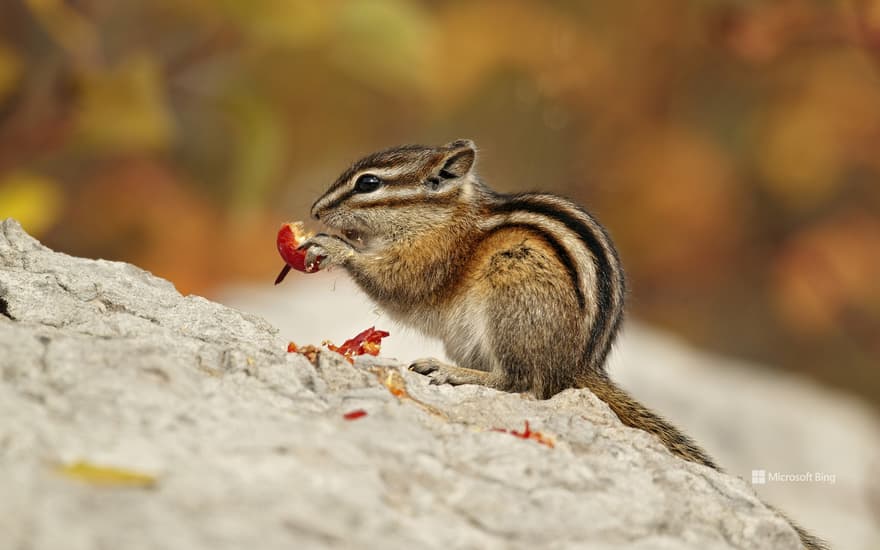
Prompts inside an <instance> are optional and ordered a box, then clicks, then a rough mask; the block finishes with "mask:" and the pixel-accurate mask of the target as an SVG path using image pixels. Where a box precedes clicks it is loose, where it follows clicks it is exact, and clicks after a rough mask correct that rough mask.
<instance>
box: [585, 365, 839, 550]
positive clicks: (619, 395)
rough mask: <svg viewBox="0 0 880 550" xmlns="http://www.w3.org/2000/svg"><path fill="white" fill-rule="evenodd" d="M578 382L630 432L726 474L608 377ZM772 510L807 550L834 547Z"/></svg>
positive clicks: (593, 376) (592, 376)
mask: <svg viewBox="0 0 880 550" xmlns="http://www.w3.org/2000/svg"><path fill="white" fill-rule="evenodd" d="M578 382H579V384H578V387H582V388H584V387H585V388H588V389H589V390H590V391H592V392H593V393H594V394H595V395H596V397H598V398H599V399H601V400H602V401H604V402H605V403H606V404H607V405H608V407H610V408H611V410H612V411H614V414H616V415H617V417H618V418H619V419H620V421H621V422H623V423H624V424H626V425H627V426H629V427H630V428H636V429H639V430H643V431H646V432H648V433H650V434H653V435H654V436H656V437H657V438H658V439H660V441H661V442H662V443H663V445H664V446H665V447H666V448H667V449H669V451H670V452H671V453H672V454H674V455H676V456H679V457H680V458H683V459H685V460H688V461H690V462H696V463H697V464H702V465H703V466H708V467H710V468H712V469H713V470H717V471H719V472H722V471H723V470H722V469H721V468H720V467H719V466H718V465H717V464H715V462H714V461H713V460H712V458H710V457H709V455H708V454H706V452H705V451H704V450H703V449H701V448H700V447H699V446H698V445H697V444H696V443H694V441H693V440H692V439H691V438H689V437H688V436H686V435H685V434H684V433H682V432H681V431H680V430H679V429H678V428H676V427H675V426H673V425H672V424H670V423H669V422H667V421H666V420H665V419H664V418H663V417H661V416H660V415H658V414H656V413H654V412H653V411H651V410H650V409H648V408H647V407H645V406H644V405H642V404H641V403H639V402H638V401H636V400H635V399H633V398H632V397H631V396H630V395H629V394H628V393H626V392H625V391H624V390H623V389H621V388H620V387H619V386H617V385H616V384H615V383H614V382H612V381H611V379H610V378H608V376H607V375H606V374H604V373H591V374H589V375H587V376H585V377H583V378H581V379H580V380H578ZM770 508H771V509H773V510H774V511H776V512H777V513H779V514H780V515H781V516H782V517H784V518H785V520H786V521H787V522H788V523H789V524H790V525H791V526H792V528H794V530H795V532H797V534H798V536H799V537H800V539H801V544H802V545H803V547H804V548H805V549H806V550H830V547H829V546H828V545H827V544H826V543H825V542H824V541H822V540H821V539H819V538H817V537H815V536H813V535H811V534H810V533H808V532H807V531H806V530H805V529H804V528H803V527H801V526H800V525H798V524H797V523H795V522H793V521H792V520H790V519H789V518H788V516H786V515H785V514H782V513H781V512H779V511H778V510H776V509H775V508H773V507H770Z"/></svg>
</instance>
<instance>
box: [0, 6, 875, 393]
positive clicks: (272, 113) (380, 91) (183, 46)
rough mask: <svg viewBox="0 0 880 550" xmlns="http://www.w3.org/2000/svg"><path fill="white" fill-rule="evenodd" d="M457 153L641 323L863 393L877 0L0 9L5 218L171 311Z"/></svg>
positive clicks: (867, 375) (262, 273)
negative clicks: (575, 220)
mask: <svg viewBox="0 0 880 550" xmlns="http://www.w3.org/2000/svg"><path fill="white" fill-rule="evenodd" d="M459 137H469V138H472V139H474V140H475V141H476V142H477V144H478V145H479V146H480V148H481V151H482V157H481V161H480V170H481V173H482V174H483V175H484V176H485V178H486V179H487V181H489V183H490V184H492V185H493V186H494V187H496V188H497V189H499V190H503V191H515V190H527V189H541V190H548V191H555V192H559V193H563V194H566V195H569V196H572V197H574V198H575V199H577V200H578V201H580V202H582V203H583V204H585V205H587V206H588V208H590V209H591V210H592V211H594V212H595V213H596V214H597V215H598V216H599V218H600V219H601V220H602V221H603V222H604V223H605V224H606V225H607V226H608V227H609V228H610V231H611V233H612V234H613V236H614V237H615V239H616V241H617V243H618V246H619V248H620V250H621V255H622V258H623V260H624V263H625V265H626V266H627V268H628V272H629V275H630V281H631V295H630V304H631V306H630V310H631V312H632V314H633V315H634V316H637V317H640V318H643V319H648V320H650V321H652V322H654V323H656V324H659V325H662V326H665V327H667V328H670V329H672V330H675V331H677V332H679V333H680V334H682V335H685V336H686V337H688V338H689V339H691V340H693V341H695V342H698V343H700V344H702V345H705V346H710V347H714V348H716V349H720V350H722V351H724V352H728V353H731V354H734V355H739V356H743V357H750V358H759V359H762V360H765V361H768V362H769V363H772V364H775V365H780V366H782V367H786V368H790V369H794V370H800V371H804V372H808V373H809V374H810V375H811V376H812V377H814V378H815V379H817V380H821V381H824V382H827V383H830V384H832V385H835V386H839V387H845V388H848V389H850V390H853V391H856V392H858V393H861V394H862V395H864V396H866V397H868V398H869V399H871V400H874V401H880V373H878V370H880V1H876V0H853V1H849V2H844V1H820V0H779V1H774V2H769V1H766V2H765V1H755V2H747V3H746V2H738V1H732V0H669V1H666V2H582V1H577V0H570V1H556V2H537V1H534V2H527V1H517V0H495V1H476V2H474V1H464V0H458V1H427V0H424V1H415V0H412V1H406V0H351V1H342V0H336V1H332V0H329V1H327V0H325V1H321V2H315V1H312V0H258V1H254V2H236V1H230V0H221V1H208V0H173V1H172V0H153V1H150V2H147V1H137V2H135V1H130V2H114V1H111V0H77V1H63V0H26V1H19V0H2V15H0V217H6V216H14V217H16V218H18V219H20V220H21V222H22V223H23V224H24V226H25V228H26V229H28V230H29V231H30V232H32V233H34V234H35V235H36V236H38V237H39V238H41V239H42V240H43V241H44V242H46V244H48V245H49V246H52V247H54V248H56V249H59V250H62V251H65V252H69V253H72V254H77V255H84V256H90V257H104V258H110V259H119V260H125V261H129V262H133V263H136V264H138V265H140V266H142V267H144V268H145V269H148V270H151V271H153V272H155V273H157V274H158V275H161V276H163V277H166V278H168V279H170V280H172V281H173V282H174V283H175V284H176V285H177V286H178V288H179V289H180V290H181V291H184V292H201V293H206V292H210V291H211V290H212V289H213V288H216V287H217V286H218V285H221V284H223V283H226V282H230V281H240V280H251V281H254V282H259V283H261V284H271V281H272V279H273V277H274V275H275V272H277V270H278V268H279V265H280V261H279V259H278V258H277V256H276V253H275V250H274V235H275V231H276V229H277V227H278V225H279V223H280V222H281V221H284V220H290V219H301V218H304V217H306V214H307V208H308V205H309V204H310V203H311V201H312V200H313V199H314V198H315V197H316V196H317V195H318V194H319V193H320V192H321V191H322V189H323V188H324V187H325V186H326V185H328V184H329V183H330V182H331V181H332V179H333V178H334V177H335V176H336V174H337V173H338V172H340V171H341V170H342V169H343V168H344V167H345V166H346V165H347V164H348V163H349V162H350V161H352V160H354V159H355V158H357V157H358V156H360V155H362V154H364V153H366V152H370V151H372V150H375V149H378V148H382V147H386V146H389V145H394V144H399V143H405V142H426V143H442V142H445V141H449V140H451V139H455V138H459Z"/></svg>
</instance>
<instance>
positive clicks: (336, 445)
mask: <svg viewBox="0 0 880 550" xmlns="http://www.w3.org/2000/svg"><path fill="white" fill-rule="evenodd" d="M0 312H2V315H0V373H2V380H3V382H2V385H0V418H2V421H0V533H3V535H2V536H3V547H4V548H13V549H19V548H20V549H25V548H27V549H50V548H51V549H54V548H65V549H79V548H89V549H91V548H131V549H138V548H193V549H198V548H210V549H212V550H217V549H225V548H236V549H240V548H247V547H252V548H261V549H273V548H285V549H287V548H294V547H295V548H363V547H375V548H412V547H416V548H450V547H452V548H535V547H542V548H586V547H588V548H593V549H606V548H608V549H610V548H631V549H645V550H647V549H661V550H662V549H681V548H694V549H713V548H719V549H720V548H747V549H761V548H767V549H776V550H785V549H794V548H797V547H798V542H797V537H796V535H795V533H794V531H793V530H792V529H791V528H790V527H789V526H788V524H787V523H786V522H785V521H784V520H783V519H782V518H781V517H780V516H779V515H778V514H776V513H775V512H773V511H771V510H769V509H768V508H767V507H765V506H764V505H763V504H762V503H761V502H760V501H759V500H758V499H757V498H756V496H755V494H754V492H753V491H752V489H751V487H750V486H749V485H747V484H746V483H745V482H743V481H742V480H740V479H738V478H735V477H731V476H727V475H722V474H718V473H716V472H714V471H712V470H709V469H707V468H703V467H701V466H697V465H695V464H691V463H687V462H683V461H681V460H678V459H676V458H674V457H673V456H671V455H670V454H669V453H667V452H666V450H665V449H664V448H663V447H662V446H661V445H660V444H659V443H658V442H657V441H655V440H654V439H653V438H652V437H651V436H649V435H647V434H645V433H643V432H640V431H637V430H631V429H628V428H626V427H624V426H622V425H621V424H620V423H619V422H618V420H617V419H616V417H615V416H614V415H613V414H612V413H611V412H610V411H609V410H608V408H607V407H606V406H605V405H604V404H603V403H601V402H600V401H598V400H597V399H595V398H594V397H593V396H592V395H591V394H590V393H589V392H586V391H574V390H570V391H566V392H563V393H562V394H560V395H558V396H556V397H554V398H553V399H551V400H547V401H536V400H534V399H530V398H525V397H523V396H520V395H514V394H504V393H499V392H495V391H492V390H489V389H486V388H480V387H473V386H465V387H458V388H452V387H450V386H429V385H427V384H426V381H425V379H423V378H422V377H419V376H418V375H414V374H411V373H408V372H406V371H402V376H403V380H404V381H405V383H406V387H407V390H408V392H409V394H410V395H411V396H412V398H411V399H408V398H402V399H401V398H398V397H395V396H394V395H392V393H391V392H389V390H388V388H386V387H385V385H383V384H382V383H380V379H386V378H387V377H388V376H393V375H394V374H395V373H398V365H397V364H395V363H394V362H392V361H390V360H382V359H380V360H372V361H370V360H364V361H360V362H358V364H357V365H356V366H354V367H352V366H350V365H348V364H347V363H345V362H344V361H342V360H341V359H340V357H339V356H336V355H335V354H330V353H325V354H322V355H321V356H320V360H319V362H318V365H317V367H313V366H312V365H311V364H309V363H308V362H307V361H306V360H305V359H303V358H302V357H301V356H299V355H296V354H287V353H285V351H284V350H285V346H286V342H285V341H283V340H282V339H281V338H279V337H278V335H277V333H276V331H275V329H273V328H272V327H271V326H270V325H268V324H267V323H266V322H265V321H263V320H261V319H260V318H257V317H254V316H252V315H248V314H243V313H241V312H238V311H235V310H232V309H228V308H226V307H223V306H220V305H218V304H215V303H212V302H209V301H207V300H205V299H203V298H198V297H192V296H188V297H183V296H180V295H179V294H178V293H177V292H176V291H175V290H174V288H173V287H172V286H171V285H170V284H169V283H167V282H165V281H162V280H160V279H157V278H155V277H153V276H151V275H150V274H148V273H146V272H144V271H142V270H139V269H137V268H134V267H132V266H130V265H126V264H121V263H114V262H106V261H92V260H84V259H78V258H71V257H69V256H65V255H63V254H57V253H53V252H52V251H50V250H48V249H46V248H44V247H42V246H41V245H40V244H39V243H37V242H36V241H35V240H33V239H31V238H30V237H28V236H27V235H26V234H24V233H23V232H22V230H21V229H20V227H19V226H18V225H17V224H16V223H15V222H13V221H6V222H4V223H3V224H2V226H0ZM377 374H378V376H377ZM360 408H362V409H364V410H366V411H367V413H368V415H367V416H366V417H364V418H361V419H359V420H353V421H347V420H344V419H343V416H342V415H343V414H344V413H345V412H348V411H351V410H354V409H360ZM524 420H529V421H530V422H531V426H532V428H533V429H538V430H541V431H542V432H543V433H545V434H546V435H549V436H552V437H554V439H555V441H556V446H555V447H554V448H549V447H547V446H544V445H541V444H539V443H537V442H536V441H533V440H523V439H519V438H517V437H513V436H511V435H510V434H506V433H499V432H494V431H492V430H491V428H493V427H503V428H513V429H522V425H523V421H524ZM77 462H86V463H89V464H93V465H97V466H105V467H115V468H120V469H124V470H132V471H137V472H142V473H146V474H150V475H152V476H155V478H156V483H155V485H154V486H152V487H148V488H139V487H127V486H99V485H96V484H94V483H93V482H85V481H82V480H80V479H77V478H74V477H72V476H70V475H65V474H63V473H61V471H60V470H59V466H60V465H64V464H73V463H77Z"/></svg>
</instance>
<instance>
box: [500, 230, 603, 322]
mask: <svg viewBox="0 0 880 550" xmlns="http://www.w3.org/2000/svg"><path fill="white" fill-rule="evenodd" d="M511 228H515V229H522V230H524V231H529V232H530V233H535V234H536V235H538V237H540V238H541V240H542V241H544V242H545V243H547V244H548V245H550V248H552V249H553V252H554V253H555V254H556V257H557V258H559V261H560V262H562V265H563V266H565V270H566V271H567V272H568V276H569V278H571V283H572V285H574V291H575V294H577V301H578V306H580V308H581V309H584V308H585V307H586V305H587V300H586V298H584V291H583V290H582V289H581V281H580V278H579V277H578V271H577V266H575V264H574V260H572V259H571V254H569V253H568V250H566V249H565V247H564V246H563V245H562V243H560V242H559V241H558V240H557V239H556V237H555V236H554V235H553V234H552V233H550V232H549V231H547V230H545V229H544V228H542V227H541V226H538V225H535V224H531V223H519V222H516V223H505V224H501V225H499V226H497V227H495V228H493V229H492V231H490V232H489V234H490V235H491V234H494V233H496V232H498V231H503V230H505V229H511Z"/></svg>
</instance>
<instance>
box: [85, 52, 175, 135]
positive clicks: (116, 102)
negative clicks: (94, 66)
mask: <svg viewBox="0 0 880 550" xmlns="http://www.w3.org/2000/svg"><path fill="white" fill-rule="evenodd" d="M163 84H164V82H163V79H162V72H161V69H160V67H159V66H158V65H157V63H156V62H155V61H154V60H153V58H152V57H149V56H146V55H139V56H134V57H131V58H129V59H127V60H126V61H124V62H123V63H121V64H120V65H119V66H118V67H116V68H115V69H113V70H111V71H106V72H98V71H95V72H89V73H87V74H85V75H83V77H82V80H81V86H82V97H81V100H80V104H79V112H78V113H77V130H78V132H79V137H80V138H81V139H82V140H83V141H85V143H87V144H88V145H90V146H93V147H98V148H102V149H111V150H141V149H160V148H163V147H165V146H166V145H168V143H169V141H170V140H171V136H172V132H173V129H172V125H173V123H172V119H171V115H170V114H169V112H168V110H167V107H166V105H165V97H164V95H165V94H164V89H163Z"/></svg>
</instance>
